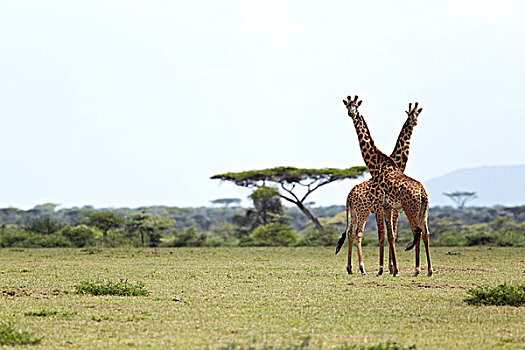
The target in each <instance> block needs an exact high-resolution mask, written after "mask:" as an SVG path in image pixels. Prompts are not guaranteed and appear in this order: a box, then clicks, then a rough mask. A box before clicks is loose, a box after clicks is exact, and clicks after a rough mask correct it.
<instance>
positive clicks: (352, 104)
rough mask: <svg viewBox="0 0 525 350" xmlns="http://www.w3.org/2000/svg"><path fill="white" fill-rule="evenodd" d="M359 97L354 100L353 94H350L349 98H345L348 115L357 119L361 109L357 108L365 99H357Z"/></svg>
mask: <svg viewBox="0 0 525 350" xmlns="http://www.w3.org/2000/svg"><path fill="white" fill-rule="evenodd" d="M357 99H358V97H357V96H356V97H355V98H354V99H353V100H352V96H348V97H347V100H343V103H344V104H345V106H346V109H348V115H349V116H350V118H352V119H355V118H356V117H357V116H359V111H358V110H357V108H358V107H359V106H361V103H363V101H357Z"/></svg>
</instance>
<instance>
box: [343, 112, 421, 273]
mask: <svg viewBox="0 0 525 350" xmlns="http://www.w3.org/2000/svg"><path fill="white" fill-rule="evenodd" d="M417 107H418V103H417V102H416V103H415V105H414V107H413V108H412V104H411V103H410V104H409V106H408V111H406V112H405V113H406V114H407V119H406V121H405V123H404V124H403V127H402V128H401V132H400V133H399V136H398V138H397V142H396V145H395V147H394V150H393V151H392V154H391V155H390V158H392V160H393V161H394V162H395V164H396V165H397V166H398V167H399V169H400V170H401V171H404V170H405V168H406V164H407V160H408V153H409V149H410V138H411V136H412V131H413V129H414V126H415V125H417V117H418V115H419V114H420V113H421V111H422V110H423V109H422V108H420V109H419V110H418V108H417ZM371 184H372V180H367V181H364V182H362V183H360V184H357V185H355V186H354V187H353V188H352V190H351V191H350V193H348V196H347V198H346V230H345V232H343V236H342V239H343V242H344V237H345V236H346V235H348V241H349V245H348V264H347V271H348V272H349V273H352V241H353V239H355V240H356V246H357V255H358V258H359V270H360V271H361V273H362V274H366V271H365V267H364V262H363V253H362V248H361V241H362V238H363V232H364V228H365V224H366V220H367V219H368V216H369V215H370V212H373V213H374V214H375V212H374V211H373V210H374V209H373V207H372V198H371V197H370V186H371ZM349 214H350V216H351V223H352V225H351V230H349V228H350V227H349V226H350V225H349V224H350V221H349ZM392 215H393V218H392V219H393V235H394V240H395V238H396V236H397V220H398V218H399V210H397V209H393V210H392ZM376 221H377V217H376ZM381 224H383V223H381ZM379 225H380V224H379V222H378V223H377V226H378V229H379ZM381 226H382V227H381V228H380V229H382V230H383V231H384V224H383V225H381ZM379 237H380V243H384V234H383V235H382V236H379ZM381 237H382V241H381ZM338 248H339V249H340V247H338ZM388 266H389V271H390V273H392V261H391V256H390V255H389V264H388Z"/></svg>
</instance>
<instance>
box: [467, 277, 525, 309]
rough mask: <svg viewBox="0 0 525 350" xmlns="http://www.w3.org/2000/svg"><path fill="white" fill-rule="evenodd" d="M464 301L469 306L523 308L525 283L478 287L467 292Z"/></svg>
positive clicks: (524, 304) (524, 303)
mask: <svg viewBox="0 0 525 350" xmlns="http://www.w3.org/2000/svg"><path fill="white" fill-rule="evenodd" d="M467 293H468V294H469V297H468V298H465V301H466V302H467V303H468V304H470V305H498V306H501V305H510V306H525V283H524V284H519V285H515V286H512V285H508V284H506V283H503V284H500V285H499V286H496V287H493V288H492V287H488V286H479V287H477V288H471V289H469V290H468V291H467Z"/></svg>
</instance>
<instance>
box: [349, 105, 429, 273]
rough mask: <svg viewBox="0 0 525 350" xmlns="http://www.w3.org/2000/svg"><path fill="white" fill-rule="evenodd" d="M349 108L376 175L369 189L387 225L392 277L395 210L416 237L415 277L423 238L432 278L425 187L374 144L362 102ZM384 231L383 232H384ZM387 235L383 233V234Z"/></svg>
mask: <svg viewBox="0 0 525 350" xmlns="http://www.w3.org/2000/svg"><path fill="white" fill-rule="evenodd" d="M343 102H344V103H345V105H346V107H347V110H348V115H349V116H350V117H351V118H352V121H353V123H354V127H355V129H356V133H357V136H358V140H359V145H360V148H361V154H362V156H363V159H364V161H365V164H366V165H367V167H368V169H369V171H370V174H371V175H372V179H371V182H370V183H369V185H368V186H367V190H368V193H369V198H370V200H371V210H372V211H373V212H374V213H375V214H376V218H377V221H378V223H382V222H384V223H385V224H386V229H387V238H388V242H389V253H390V256H391V259H392V274H393V275H394V276H396V275H397V274H398V268H397V259H396V254H395V241H394V229H393V223H394V213H393V212H394V210H401V209H402V210H404V211H405V214H406V216H407V218H408V221H409V223H410V226H411V229H412V232H413V234H414V242H413V244H415V246H416V269H415V272H414V276H416V275H417V274H419V271H420V267H419V255H420V254H419V251H420V249H419V246H420V244H419V242H420V239H421V238H423V242H424V244H425V250H426V256H427V264H428V274H429V275H432V264H431V261H430V251H429V244H428V243H429V242H428V240H429V230H428V224H427V219H428V195H427V194H426V192H425V189H424V188H423V185H422V184H421V183H419V182H418V181H416V180H414V179H412V178H410V177H408V176H406V175H405V174H403V172H402V170H401V169H400V168H399V166H398V165H397V164H396V163H395V161H394V160H393V159H392V158H391V157H388V156H387V155H385V154H384V153H383V152H381V151H380V150H379V149H378V148H377V147H376V146H375V144H374V141H373V139H372V137H371V135H370V131H369V130H368V126H367V125H366V122H365V120H364V118H363V116H362V115H361V114H360V113H359V112H358V110H357V109H358V107H359V106H360V105H361V102H362V101H359V102H358V97H357V96H356V97H355V99H354V100H352V99H351V97H348V100H344V101H343ZM407 155H408V153H407ZM382 226H383V225H381V224H380V225H378V229H379V238H380V242H381V240H383V241H384V231H383V229H382ZM380 228H381V229H380ZM381 231H383V232H381ZM379 249H380V250H379V271H378V275H380V274H382V272H383V260H384V254H383V244H380V246H379Z"/></svg>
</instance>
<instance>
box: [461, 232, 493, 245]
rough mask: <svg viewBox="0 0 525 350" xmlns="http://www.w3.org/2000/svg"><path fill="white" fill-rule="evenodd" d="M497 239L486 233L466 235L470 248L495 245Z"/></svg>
mask: <svg viewBox="0 0 525 350" xmlns="http://www.w3.org/2000/svg"><path fill="white" fill-rule="evenodd" d="M495 238H496V237H495V236H494V235H491V234H490V233H486V232H476V233H471V234H468V235H465V239H466V240H467V245H468V246H473V245H485V244H493V243H494V242H495V241H496V239H495Z"/></svg>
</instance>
